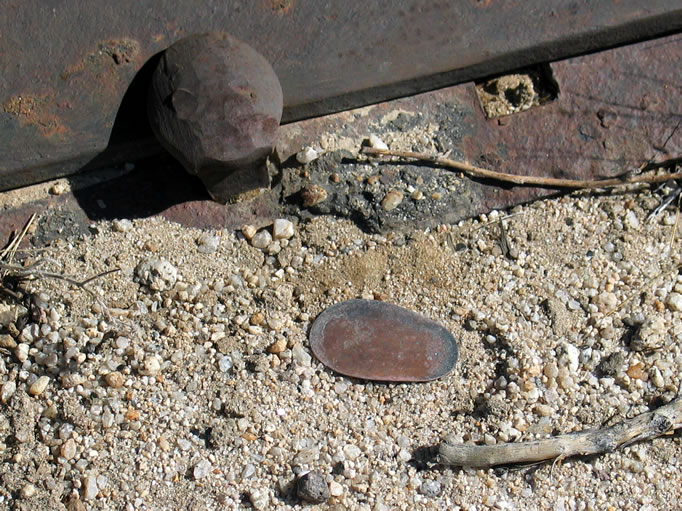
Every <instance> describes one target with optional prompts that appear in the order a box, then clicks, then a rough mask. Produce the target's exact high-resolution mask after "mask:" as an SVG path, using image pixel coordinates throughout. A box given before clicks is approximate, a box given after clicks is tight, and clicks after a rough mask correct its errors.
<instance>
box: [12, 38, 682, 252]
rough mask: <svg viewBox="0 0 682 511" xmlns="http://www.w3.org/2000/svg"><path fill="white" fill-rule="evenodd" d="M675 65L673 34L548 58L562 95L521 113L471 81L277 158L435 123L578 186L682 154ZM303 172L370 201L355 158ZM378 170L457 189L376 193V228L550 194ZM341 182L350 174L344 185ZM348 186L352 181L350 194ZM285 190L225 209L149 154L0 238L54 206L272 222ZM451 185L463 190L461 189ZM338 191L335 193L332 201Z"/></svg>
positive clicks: (40, 206) (350, 115)
mask: <svg viewBox="0 0 682 511" xmlns="http://www.w3.org/2000/svg"><path fill="white" fill-rule="evenodd" d="M681 60H682V36H679V35H678V36H669V37H665V38H661V39H658V40H654V41H649V42H644V43H639V44H636V45H631V46H626V47H622V48H616V49H613V50H609V51H605V52H601V53H597V54H593V55H589V56H585V57H578V58H573V59H568V60H565V61H561V62H556V63H553V64H552V68H553V69H554V74H555V77H556V79H557V81H558V82H559V88H560V93H559V97H558V99H557V100H555V101H554V102H551V103H548V104H545V105H543V106H541V107H537V108H532V109H530V110H527V111H525V112H522V113H520V114H516V115H513V116H510V117H505V118H502V119H499V120H497V119H495V120H488V119H486V117H485V115H484V114H483V111H482V109H481V107H480V105H479V102H478V98H477V97H476V93H475V91H474V85H473V84H472V83H469V84H463V85H459V86H455V87H450V88H446V89H442V90H438V91H434V92H429V93H425V94H421V95H418V96H414V97H410V98H403V99H399V100H394V101H391V102H387V103H383V104H379V105H374V106H371V107H367V108H363V109H361V110H359V111H350V112H342V113H338V114H334V115H329V116H326V117H323V118H318V119H309V120H306V121H300V122H297V123H292V124H288V125H285V126H282V127H281V128H280V132H279V137H280V139H279V142H278V144H277V146H278V152H279V153H280V154H281V155H282V157H283V158H284V159H286V158H287V157H290V156H291V155H293V154H294V153H295V152H296V151H299V150H300V149H301V148H302V147H304V146H306V145H311V144H316V143H319V142H320V141H321V140H323V139H325V138H329V139H332V140H336V141H337V142H338V141H339V140H341V139H344V138H345V139H346V140H347V141H349V142H350V143H351V144H352V147H354V148H355V149H356V150H357V148H358V146H359V144H360V141H361V140H362V139H363V138H366V137H367V136H368V135H369V134H370V133H377V134H379V135H381V136H384V134H387V133H403V132H405V133H406V134H407V135H408V136H409V131H410V130H413V129H414V130H417V131H419V130H420V129H421V128H422V127H424V126H428V125H432V126H436V127H437V129H436V130H435V131H434V132H433V133H432V134H431V138H429V140H427V142H428V143H429V144H431V143H433V145H434V147H440V148H441V149H439V150H443V151H446V150H452V152H451V154H450V156H451V157H453V158H462V159H468V160H469V161H471V162H473V163H476V164H479V165H481V166H487V167H491V168H495V169H498V170H503V171H507V172H511V173H517V174H530V175H551V176H555V177H577V178H585V179H588V178H596V177H599V176H610V175H614V174H618V173H620V172H624V171H627V170H630V169H633V168H638V167H640V165H641V164H642V163H645V162H648V161H650V160H653V161H662V160H666V159H669V158H672V157H676V156H677V157H679V155H680V154H682V126H680V128H678V129H677V131H675V128H676V126H678V125H679V123H680V121H681V115H680V112H682V96H681V95H680V93H679V85H680V79H679V77H680V72H679V66H678V62H680V61H681ZM396 114H397V115H396ZM586 134H588V135H590V136H586ZM416 149H419V148H418V147H417V148H416ZM424 150H428V151H430V150H432V148H429V147H425V148H424ZM366 167H367V166H366ZM315 169H317V170H315ZM334 169H338V172H339V173H340V179H339V182H338V183H333V182H332V181H331V180H330V179H329V177H330V174H331V173H332V172H334ZM310 170H311V172H310V177H309V178H306V179H307V181H302V182H305V183H319V185H320V186H322V187H326V189H328V190H329V192H330V193H329V196H330V199H329V202H330V203H333V204H336V205H338V206H339V207H338V209H337V210H336V211H330V212H332V213H335V214H339V215H346V216H351V217H353V216H352V214H353V211H352V210H351V209H348V210H346V211H345V212H344V211H342V210H341V206H343V205H344V204H346V205H347V204H348V203H349V201H348V199H343V197H348V196H349V194H355V195H354V196H355V197H360V198H362V200H365V199H364V193H365V192H369V191H372V190H370V189H368V188H367V183H366V180H364V181H363V180H361V181H357V180H356V179H355V176H354V173H357V167H355V166H354V164H353V163H352V162H338V163H337V164H336V167H329V168H327V169H326V170H325V169H324V168H322V167H320V166H317V167H315V168H311V169H310ZM300 171H301V169H300V168H297V167H289V166H285V169H284V173H283V176H282V179H283V180H284V181H286V180H288V179H289V177H288V176H292V175H299V176H300V174H301V172H300ZM375 171H376V173H377V174H378V175H380V177H381V180H382V181H385V182H386V183H388V184H386V185H384V184H383V183H382V184H381V186H388V185H390V184H391V183H395V182H396V180H404V179H405V178H409V179H411V177H410V176H411V175H415V174H419V175H421V176H422V177H423V180H424V183H423V184H422V185H419V186H421V187H424V186H426V185H428V184H429V183H430V182H433V184H434V186H439V183H443V182H444V181H446V180H448V179H453V180H455V187H454V188H455V192H454V193H447V194H444V197H443V198H441V199H439V200H434V199H432V198H430V197H427V199H425V200H423V201H419V202H415V201H412V200H410V199H409V198H406V199H405V200H404V201H403V204H401V206H400V207H398V208H396V209H395V210H393V211H389V212H385V211H383V210H382V209H381V208H379V207H376V206H378V204H379V202H380V200H381V197H380V196H379V197H377V198H376V201H375V207H374V208H373V210H372V211H373V213H372V214H373V215H374V216H373V217H372V218H373V221H374V224H373V225H374V226H375V227H376V228H377V229H391V228H394V227H396V226H397V227H399V228H404V227H415V226H421V227H426V226H433V225H436V224H439V223H446V222H455V221H457V220H459V219H461V218H465V217H469V216H473V215H477V214H480V213H484V212H487V211H489V210H490V209H494V208H504V207H508V206H511V205H513V204H518V203H520V202H525V201H528V200H532V199H534V198H538V197H542V196H546V195H548V194H551V193H552V191H551V190H547V189H538V188H531V187H501V186H499V184H498V183H483V182H475V181H470V180H468V179H460V178H459V177H458V176H457V175H456V174H455V173H452V172H450V171H447V170H443V169H434V168H432V167H419V166H416V165H390V164H387V165H379V166H378V167H376V168H375ZM96 174H99V172H98V173H96ZM358 175H359V174H358ZM344 176H350V178H349V179H348V180H346V179H345V177H344ZM86 177H88V174H85V175H80V176H74V177H73V178H72V181H73V182H74V183H75V182H76V181H80V180H82V179H84V178H86ZM348 181H350V182H351V183H355V184H354V186H355V188H353V187H350V186H349V185H348V184H347V183H348ZM399 182H400V181H398V183H399ZM285 184H286V183H283V182H280V183H279V184H278V185H277V188H275V189H274V190H273V191H272V192H270V193H269V194H266V195H263V196H260V197H259V198H258V199H257V200H255V201H246V202H243V203H239V204H234V205H228V206H222V205H219V204H216V203H214V202H212V201H210V200H208V196H207V194H206V193H205V191H203V190H202V186H201V183H200V182H198V180H196V179H194V178H192V177H191V176H188V175H187V174H186V173H184V172H183V171H182V170H181V169H180V168H179V165H177V164H175V165H174V164H173V163H172V162H169V161H168V158H167V157H166V158H161V159H159V158H154V159H150V160H147V161H143V162H140V163H139V164H138V168H137V169H136V170H135V171H132V172H128V173H126V174H124V175H121V176H118V177H116V178H115V179H107V180H103V181H102V182H101V183H100V184H97V185H95V186H92V185H90V186H86V187H82V186H80V185H79V186H77V188H78V190H77V191H76V192H75V194H74V195H69V196H61V197H59V198H58V199H55V198H52V199H49V200H44V201H37V202H35V203H33V204H29V205H27V206H24V207H23V208H22V210H21V211H17V210H16V209H9V210H4V211H2V212H1V213H0V239H7V236H8V233H9V232H10V231H11V230H13V229H19V228H21V226H23V224H24V222H25V221H26V220H27V219H28V217H29V215H30V214H31V213H32V212H36V213H39V214H42V215H45V216H49V215H50V214H52V213H53V212H54V211H56V210H57V209H60V210H61V209H64V210H65V211H73V212H80V213H79V214H78V215H76V214H75V213H74V215H73V218H76V217H77V218H79V219H80V220H74V222H75V221H79V222H82V224H83V229H85V230H87V225H88V222H89V220H88V219H91V220H96V219H106V218H122V217H127V218H139V217H145V216H150V215H155V214H160V215H163V216H164V217H166V218H168V219H170V220H172V221H176V222H179V223H181V224H183V225H187V226H193V227H201V228H226V229H229V228H239V227H240V225H242V224H244V223H259V222H262V221H264V220H266V219H272V218H275V217H276V216H277V215H281V214H282V208H283V207H285V208H291V209H290V210H289V211H292V212H294V213H295V214H300V210H297V209H296V207H297V205H291V204H286V203H285V204H282V202H280V198H281V197H280V190H281V188H280V187H284V185H285ZM457 190H460V191H461V193H456V191H457ZM12 193H20V192H19V191H17V192H12ZM372 193H373V194H376V191H374V192H372ZM335 194H337V195H338V198H335V199H332V197H334V195H335ZM1 198H2V196H1V195H0V199H1ZM57 206H59V207H57ZM67 206H68V208H67ZM0 208H2V200H0ZM353 218H356V219H357V217H353ZM12 219H13V220H12Z"/></svg>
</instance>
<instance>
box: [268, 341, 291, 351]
mask: <svg viewBox="0 0 682 511" xmlns="http://www.w3.org/2000/svg"><path fill="white" fill-rule="evenodd" d="M285 349H287V340H286V339H277V340H276V341H275V342H273V343H272V344H271V345H270V347H269V348H268V351H269V352H270V353H282V352H283V351H284V350H285Z"/></svg>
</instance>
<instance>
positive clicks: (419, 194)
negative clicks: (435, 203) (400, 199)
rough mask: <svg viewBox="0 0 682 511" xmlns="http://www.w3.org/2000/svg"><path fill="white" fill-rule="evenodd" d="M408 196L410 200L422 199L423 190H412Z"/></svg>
mask: <svg viewBox="0 0 682 511" xmlns="http://www.w3.org/2000/svg"><path fill="white" fill-rule="evenodd" d="M410 197H411V198H412V200H423V199H424V192H422V191H421V190H415V191H414V192H412V195H410Z"/></svg>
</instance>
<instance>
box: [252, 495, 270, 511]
mask: <svg viewBox="0 0 682 511" xmlns="http://www.w3.org/2000/svg"><path fill="white" fill-rule="evenodd" d="M249 501H250V502H251V505H252V506H253V508H254V509H257V510H258V511H260V510H263V509H268V506H269V505H270V497H268V494H267V493H266V492H265V491H263V490H251V491H250V492H249Z"/></svg>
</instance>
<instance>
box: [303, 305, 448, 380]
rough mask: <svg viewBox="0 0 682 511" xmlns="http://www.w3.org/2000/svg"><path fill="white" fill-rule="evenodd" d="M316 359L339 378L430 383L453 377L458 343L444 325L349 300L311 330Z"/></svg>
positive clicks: (323, 316) (333, 308)
mask: <svg viewBox="0 0 682 511" xmlns="http://www.w3.org/2000/svg"><path fill="white" fill-rule="evenodd" d="M310 345H311V347H312V350H313V353H314V354H315V356H316V357H317V358H318V359H319V360H320V362H322V363H323V364H324V365H326V366H327V367H329V368H330V369H332V370H333V371H336V372H337V373H340V374H343V375H346V376H352V377H355V378H362V379H365V380H377V381H398V382H400V381H403V382H407V381H410V382H417V381H429V380H433V379H435V378H439V377H441V376H443V375H445V374H447V373H449V372H450V371H451V370H452V368H453V367H454V365H455V362H456V361H457V342H456V341H455V339H454V337H453V336H452V335H451V334H450V332H448V331H447V330H446V329H445V328H443V327H442V326H441V325H439V324H438V323H436V322H435V321H432V320H430V319H427V318H425V317H424V316H421V315H420V314H417V313H416V312H412V311H410V310H408V309H405V308H403V307H398V306H397V305H392V304H390V303H386V302H379V301H375V300H348V301H346V302H341V303H337V304H335V305H332V306H331V307H329V308H328V309H326V310H325V311H323V312H322V313H321V314H320V315H319V316H318V317H317V319H315V322H314V323H313V326H312V328H311V329H310Z"/></svg>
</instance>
